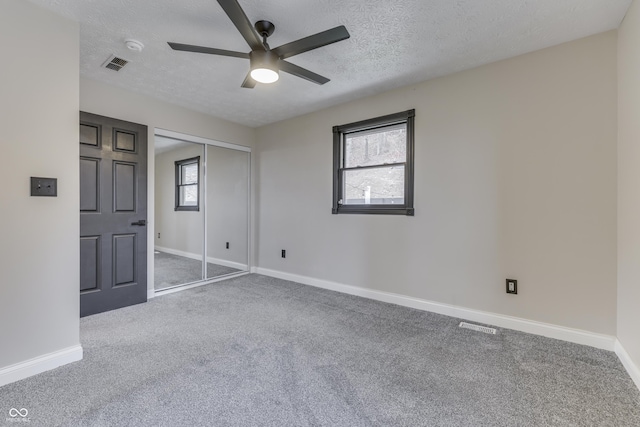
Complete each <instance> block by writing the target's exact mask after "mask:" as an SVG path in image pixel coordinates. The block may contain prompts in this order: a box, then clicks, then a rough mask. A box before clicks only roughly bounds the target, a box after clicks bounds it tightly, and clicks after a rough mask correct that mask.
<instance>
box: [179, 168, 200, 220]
mask: <svg viewBox="0 0 640 427" xmlns="http://www.w3.org/2000/svg"><path fill="white" fill-rule="evenodd" d="M199 210H200V156H198V157H192V158H190V159H184V160H177V161H176V211H199Z"/></svg>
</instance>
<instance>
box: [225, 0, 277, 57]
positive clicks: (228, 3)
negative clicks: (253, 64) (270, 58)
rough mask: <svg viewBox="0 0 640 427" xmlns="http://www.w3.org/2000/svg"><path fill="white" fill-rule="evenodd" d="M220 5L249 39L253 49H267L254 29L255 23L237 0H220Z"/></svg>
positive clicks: (247, 39) (243, 35)
mask: <svg viewBox="0 0 640 427" xmlns="http://www.w3.org/2000/svg"><path fill="white" fill-rule="evenodd" d="M218 3H220V6H222V9H223V10H224V11H225V13H226V14H227V15H228V16H229V19H231V22H233V25H235V26H236V28H237V29H238V31H240V34H242V37H244V39H245V40H246V41H247V43H248V44H249V46H250V47H251V50H266V49H265V47H264V44H262V40H261V39H260V37H259V36H258V34H257V33H256V32H255V30H254V29H253V25H251V22H250V21H249V18H247V15H245V13H244V11H243V10H242V7H240V4H239V3H238V2H237V1H236V0H218Z"/></svg>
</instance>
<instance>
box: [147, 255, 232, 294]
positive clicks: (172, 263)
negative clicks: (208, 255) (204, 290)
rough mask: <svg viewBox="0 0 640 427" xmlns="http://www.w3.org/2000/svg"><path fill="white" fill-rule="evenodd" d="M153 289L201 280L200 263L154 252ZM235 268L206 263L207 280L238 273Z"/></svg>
mask: <svg viewBox="0 0 640 427" xmlns="http://www.w3.org/2000/svg"><path fill="white" fill-rule="evenodd" d="M153 258H154V272H153V273H154V274H153V275H154V288H155V289H156V290H158V289H165V288H170V287H171V286H176V285H182V284H185V283H191V282H197V281H199V280H202V261H198V260H195V259H191V258H186V257H183V256H178V255H172V254H168V253H166V252H160V251H155V252H154V256H153ZM240 271H241V270H238V269H237V268H231V267H225V266H224V265H218V264H212V263H210V262H209V263H207V278H212V277H220V276H224V275H226V274H231V273H238V272H240Z"/></svg>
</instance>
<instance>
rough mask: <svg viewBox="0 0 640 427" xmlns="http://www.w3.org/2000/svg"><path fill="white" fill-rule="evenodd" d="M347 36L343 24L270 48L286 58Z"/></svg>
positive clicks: (282, 57) (281, 57)
mask: <svg viewBox="0 0 640 427" xmlns="http://www.w3.org/2000/svg"><path fill="white" fill-rule="evenodd" d="M349 37H351V36H350V35H349V32H348V31H347V29H346V28H345V27H344V25H340V26H339V27H335V28H332V29H330V30H327V31H323V32H321V33H318V34H314V35H312V36H309V37H305V38H303V39H300V40H296V41H294V42H291V43H287V44H283V45H282V46H278V47H277V48H275V49H272V50H271V51H272V52H274V53H275V54H276V55H278V56H279V57H280V59H286V58H289V57H291V56H293V55H297V54H299V53H303V52H307V51H309V50H312V49H316V48H319V47H322V46H326V45H328V44H331V43H335V42H339V41H341V40H345V39H348V38H349Z"/></svg>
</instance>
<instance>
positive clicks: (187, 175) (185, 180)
mask: <svg viewBox="0 0 640 427" xmlns="http://www.w3.org/2000/svg"><path fill="white" fill-rule="evenodd" d="M180 168H181V171H182V184H197V183H198V164H197V163H190V164H188V165H182V166H181V167H180Z"/></svg>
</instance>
